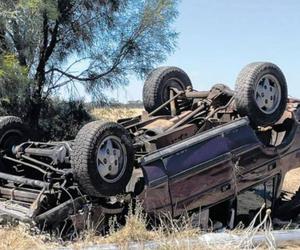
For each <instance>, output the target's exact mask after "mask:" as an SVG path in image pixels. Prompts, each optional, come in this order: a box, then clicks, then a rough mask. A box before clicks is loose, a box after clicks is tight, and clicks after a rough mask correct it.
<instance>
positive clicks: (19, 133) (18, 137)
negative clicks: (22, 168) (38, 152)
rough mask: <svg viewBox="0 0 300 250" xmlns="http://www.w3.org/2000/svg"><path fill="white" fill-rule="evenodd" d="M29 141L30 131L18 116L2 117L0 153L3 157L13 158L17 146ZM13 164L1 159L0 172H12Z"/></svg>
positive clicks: (0, 123)
mask: <svg viewBox="0 0 300 250" xmlns="http://www.w3.org/2000/svg"><path fill="white" fill-rule="evenodd" d="M28 139H29V136H28V129H27V128H26V126H25V125H24V124H23V122H22V120H21V118H19V117H16V116H2V117H0V151H1V154H2V155H7V156H10V157H11V156H13V149H14V147H15V146H17V145H19V144H21V143H23V142H25V141H27V140H28ZM11 167H12V162H10V161H8V160H5V159H3V158H2V157H1V158H0V171H3V172H9V173H10V172H11V171H12V168H11Z"/></svg>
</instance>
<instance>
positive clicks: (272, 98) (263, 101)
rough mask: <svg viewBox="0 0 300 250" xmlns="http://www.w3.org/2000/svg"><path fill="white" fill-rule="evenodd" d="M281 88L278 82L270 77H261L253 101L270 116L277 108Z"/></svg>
mask: <svg viewBox="0 0 300 250" xmlns="http://www.w3.org/2000/svg"><path fill="white" fill-rule="evenodd" d="M280 100H281V88H280V84H279V81H278V80H277V79H276V78H275V77H274V76H272V75H265V76H263V77H262V78H261V79H260V81H259V82H258V84H257V85H256V88H255V101H256V104H257V106H258V108H259V109H260V110H261V111H262V112H264V113H265V114H272V113H273V112H274V111H275V110H276V109H277V108H278V106H279V104H280Z"/></svg>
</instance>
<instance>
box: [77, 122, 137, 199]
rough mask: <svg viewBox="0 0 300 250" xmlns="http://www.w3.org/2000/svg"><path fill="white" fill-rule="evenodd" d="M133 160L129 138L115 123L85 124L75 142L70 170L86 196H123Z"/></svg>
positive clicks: (123, 129)
mask: <svg viewBox="0 0 300 250" xmlns="http://www.w3.org/2000/svg"><path fill="white" fill-rule="evenodd" d="M133 160H134V151H133V145H132V143H131V139H130V136H129V134H128V132H127V131H126V130H125V128H123V127H122V126H121V125H119V124H117V123H113V122H102V121H95V122H91V123H88V124H87V125H85V126H84V127H83V128H82V129H81V130H80V131H79V133H78V134H77V136H76V138H75V143H74V147H73V152H72V167H73V169H74V170H75V176H76V178H77V180H78V182H79V184H80V186H81V187H82V189H83V190H84V191H85V192H86V193H87V194H88V195H91V196H96V197H104V196H113V195H117V194H121V193H123V192H124V191H125V189H126V185H127V184H128V182H129V180H130V178H131V174H132V171H133Z"/></svg>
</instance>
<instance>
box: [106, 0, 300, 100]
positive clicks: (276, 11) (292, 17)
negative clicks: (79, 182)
mask: <svg viewBox="0 0 300 250" xmlns="http://www.w3.org/2000/svg"><path fill="white" fill-rule="evenodd" d="M174 27H175V29H176V31H178V32H179V38H178V45H177V49H176V51H175V52H174V54H172V55H170V56H169V57H168V60H167V61H166V62H164V63H163V64H162V65H166V66H177V67H180V68H182V69H183V70H184V71H185V72H186V73H187V74H188V75H189V76H190V78H191V80H192V83H193V86H194V89H197V90H208V89H210V87H211V86H212V85H213V84H215V83H225V84H227V85H228V86H230V87H232V88H234V83H235V80H236V78H237V75H238V73H239V71H240V70H241V69H242V68H243V67H244V66H245V65H247V64H248V63H251V62H255V61H269V62H273V63H275V64H277V65H278V66H279V67H280V68H281V69H282V71H283V72H284V74H285V76H286V79H287V83H288V88H289V95H291V96H293V97H298V98H300V0H181V2H180V4H179V17H178V19H177V20H176V22H175V23H174ZM142 89H143V82H142V81H138V80H136V79H134V77H132V79H131V81H130V84H129V85H128V86H127V87H125V88H122V89H118V90H115V91H113V92H110V93H109V95H110V96H111V97H113V98H115V99H118V100H120V101H121V102H127V101H129V100H141V99H142Z"/></svg>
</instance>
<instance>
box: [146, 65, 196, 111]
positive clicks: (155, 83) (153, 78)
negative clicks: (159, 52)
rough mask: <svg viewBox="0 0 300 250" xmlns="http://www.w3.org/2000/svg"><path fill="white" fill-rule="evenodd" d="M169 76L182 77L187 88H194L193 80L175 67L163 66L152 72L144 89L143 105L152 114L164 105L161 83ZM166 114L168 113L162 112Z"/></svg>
mask: <svg viewBox="0 0 300 250" xmlns="http://www.w3.org/2000/svg"><path fill="white" fill-rule="evenodd" d="M169 74H174V75H175V74H178V75H181V76H182V77H183V78H184V79H185V80H184V81H183V82H182V83H183V84H184V85H185V87H188V86H192V83H191V80H190V78H189V77H188V75H187V74H186V73H185V72H184V71H183V70H182V69H180V68H178V67H174V66H163V67H158V68H156V69H154V70H152V71H151V72H150V73H149V75H148V77H147V79H146V81H145V84H144V87H143V103H144V108H145V110H146V111H147V112H149V113H150V112H152V111H153V110H155V109H156V108H158V107H159V106H160V105H162V103H160V101H159V100H160V97H159V95H160V86H159V85H160V83H161V82H162V81H163V78H164V77H165V76H166V75H169ZM162 113H166V112H162Z"/></svg>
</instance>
